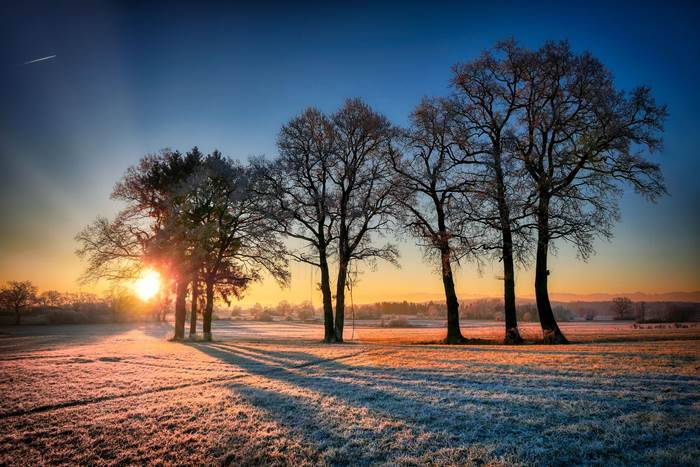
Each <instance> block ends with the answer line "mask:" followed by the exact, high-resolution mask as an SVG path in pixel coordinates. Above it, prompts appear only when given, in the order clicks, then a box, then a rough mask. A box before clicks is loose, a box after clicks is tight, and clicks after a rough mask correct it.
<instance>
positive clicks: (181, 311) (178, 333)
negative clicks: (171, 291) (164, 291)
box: [173, 280, 187, 341]
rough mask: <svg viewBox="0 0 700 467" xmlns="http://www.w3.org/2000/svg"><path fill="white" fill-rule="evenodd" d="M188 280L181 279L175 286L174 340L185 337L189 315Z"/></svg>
mask: <svg viewBox="0 0 700 467" xmlns="http://www.w3.org/2000/svg"><path fill="white" fill-rule="evenodd" d="M186 299H187V282H186V281H185V280H180V281H179V282H178V283H177V285H176V286H175V335H174V336H173V340H175V341H179V340H183V339H184V338H185V318H186V317H187V308H186V303H185V301H186Z"/></svg>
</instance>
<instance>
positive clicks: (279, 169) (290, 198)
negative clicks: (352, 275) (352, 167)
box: [257, 108, 337, 342]
mask: <svg viewBox="0 0 700 467" xmlns="http://www.w3.org/2000/svg"><path fill="white" fill-rule="evenodd" d="M277 147H278V148H279V157H278V158H277V160H275V161H274V162H273V163H265V162H264V161H258V162H257V163H258V165H259V166H260V167H264V168H265V170H266V174H267V176H266V182H267V183H266V184H265V185H262V186H261V193H260V195H261V196H263V197H264V198H266V199H268V200H269V210H268V215H269V217H270V218H271V219H273V220H275V222H276V225H275V229H276V230H277V231H279V232H281V233H283V234H284V235H286V236H287V237H290V238H292V239H295V240H297V241H298V242H299V243H301V246H300V248H298V249H296V250H292V251H290V252H289V255H290V256H291V257H292V258H293V259H294V260H296V261H299V262H303V263H307V264H311V265H313V266H316V267H318V268H319V270H320V272H321V277H320V283H319V288H320V289H321V295H322V300H323V321H324V341H325V342H335V340H336V336H335V331H334V325H333V302H332V300H333V297H332V294H331V286H330V267H329V262H330V256H331V254H332V251H331V248H332V247H331V245H332V243H333V241H334V240H335V239H336V238H337V234H336V231H335V222H336V218H337V216H336V207H337V198H336V193H335V192H334V191H333V187H332V181H331V170H332V168H333V166H334V165H335V163H336V162H335V150H336V137H335V131H334V129H333V126H332V123H331V121H330V120H329V119H328V118H327V117H326V116H325V115H323V114H322V113H321V112H320V111H319V110H317V109H313V108H310V109H307V110H305V111H304V112H303V113H302V114H301V115H299V116H297V117H295V118H293V119H292V120H290V121H289V122H288V123H287V124H286V125H284V126H283V127H282V129H281V131H280V134H279V137H278V139H277Z"/></svg>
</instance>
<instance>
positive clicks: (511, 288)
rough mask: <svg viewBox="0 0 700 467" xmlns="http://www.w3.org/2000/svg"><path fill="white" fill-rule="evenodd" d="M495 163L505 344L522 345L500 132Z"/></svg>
mask: <svg viewBox="0 0 700 467" xmlns="http://www.w3.org/2000/svg"><path fill="white" fill-rule="evenodd" d="M493 162H494V169H495V175H496V190H497V194H498V214H499V216H500V221H501V234H502V240H503V245H502V253H503V304H504V312H505V321H506V335H505V339H504V343H506V344H520V343H522V342H523V339H522V338H521V337H520V332H519V331H518V315H517V310H516V308H515V267H514V265H513V231H512V230H511V224H510V208H509V206H508V200H507V199H506V190H505V180H504V176H503V162H502V158H501V143H500V132H499V134H498V137H497V138H496V140H495V141H494V152H493Z"/></svg>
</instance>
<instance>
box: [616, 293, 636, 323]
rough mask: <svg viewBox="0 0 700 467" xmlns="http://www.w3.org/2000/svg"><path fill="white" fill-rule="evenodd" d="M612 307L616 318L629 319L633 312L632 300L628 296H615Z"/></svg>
mask: <svg viewBox="0 0 700 467" xmlns="http://www.w3.org/2000/svg"><path fill="white" fill-rule="evenodd" d="M612 308H613V313H614V314H615V319H627V318H628V317H629V314H630V313H631V312H632V308H633V306H632V300H630V299H629V298H627V297H615V298H613V299H612Z"/></svg>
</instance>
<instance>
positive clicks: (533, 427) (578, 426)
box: [0, 323, 700, 465]
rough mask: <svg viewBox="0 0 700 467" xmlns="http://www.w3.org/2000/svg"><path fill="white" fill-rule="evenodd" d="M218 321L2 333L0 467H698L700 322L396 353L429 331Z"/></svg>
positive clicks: (592, 328)
mask: <svg viewBox="0 0 700 467" xmlns="http://www.w3.org/2000/svg"><path fill="white" fill-rule="evenodd" d="M471 324H475V323H471ZM215 325H216V327H215V331H218V333H215V336H216V337H217V339H218V341H217V342H215V343H211V344H201V343H200V344H175V343H169V342H166V341H164V339H163V338H164V337H165V336H167V335H168V334H169V333H170V330H169V327H168V326H166V325H115V326H56V327H48V326H37V327H19V328H9V327H8V328H2V329H0V401H2V403H1V404H0V465H2V464H34V465H37V464H46V463H71V464H72V463H83V464H105V463H106V464H113V463H120V464H142V463H185V464H202V463H217V464H218V463H226V464H233V465H240V464H294V465H303V464H319V463H320V464H359V465H365V464H375V463H379V464H386V463H388V464H406V465H413V464H426V463H427V464H436V465H444V464H482V463H487V464H548V465H554V464H562V463H565V464H566V463H568V464H570V463H574V464H587V463H592V464H605V465H609V464H630V465H637V464H675V465H678V464H695V465H697V464H698V462H699V459H700V340H698V338H699V337H700V336H698V334H700V328H694V329H652V330H633V329H632V328H631V326H630V325H629V324H615V325H607V324H595V323H580V324H575V325H574V324H572V325H568V326H565V327H564V329H565V332H567V333H568V335H569V337H571V338H574V339H577V340H579V341H590V340H591V339H592V338H593V336H597V337H609V338H610V339H611V340H623V339H637V338H638V339H642V340H640V341H627V342H613V343H595V342H587V343H582V344H575V345H570V346H559V347H545V346H536V345H528V346H521V347H504V346H499V345H484V346H460V347H446V346H439V345H407V344H406V343H407V342H409V341H412V342H429V341H431V340H434V339H438V338H439V337H440V335H441V330H440V329H432V328H425V329H417V328H413V329H393V330H387V329H377V328H367V327H360V328H358V329H356V333H355V337H356V341H354V342H353V343H349V344H346V345H333V346H327V345H322V344H319V343H318V342H317V341H318V338H319V336H320V334H321V329H320V327H319V326H314V325H303V324H294V323H273V324H262V323H215ZM467 326H469V324H468V325H467ZM467 326H465V329H464V333H465V334H466V335H467V336H469V337H480V338H490V337H497V336H498V335H499V334H500V332H501V329H500V327H499V326H500V325H498V324H493V323H482V324H481V325H479V326H477V327H475V328H473V329H472V328H467ZM526 332H532V333H533V336H534V334H536V328H534V327H527V328H526ZM348 337H349V335H348ZM665 337H666V338H668V339H669V340H649V341H643V339H660V338H665ZM671 339H673V340H671Z"/></svg>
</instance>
